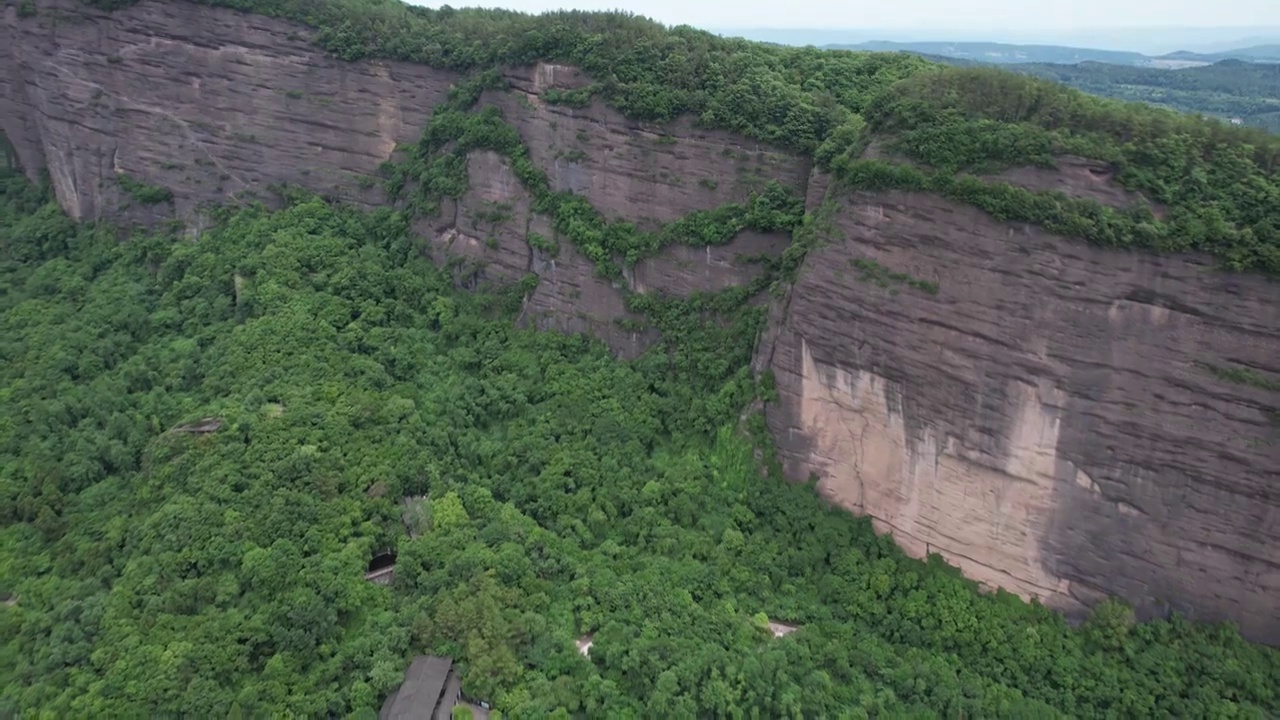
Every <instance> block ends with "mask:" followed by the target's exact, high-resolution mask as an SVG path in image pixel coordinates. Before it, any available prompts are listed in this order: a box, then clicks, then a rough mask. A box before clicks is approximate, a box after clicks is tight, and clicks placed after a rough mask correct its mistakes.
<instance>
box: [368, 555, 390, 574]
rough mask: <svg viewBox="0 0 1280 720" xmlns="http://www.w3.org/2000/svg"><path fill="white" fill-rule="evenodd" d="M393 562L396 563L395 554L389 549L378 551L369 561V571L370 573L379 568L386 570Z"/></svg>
mask: <svg viewBox="0 0 1280 720" xmlns="http://www.w3.org/2000/svg"><path fill="white" fill-rule="evenodd" d="M395 564H396V554H395V553H394V552H391V551H389V550H388V551H384V552H380V553H378V554H377V555H374V556H373V559H372V560H370V561H369V572H371V573H372V572H378V571H379V570H386V569H387V568H389V567H392V566H394V565H395Z"/></svg>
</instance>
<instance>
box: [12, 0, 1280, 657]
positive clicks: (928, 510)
mask: <svg viewBox="0 0 1280 720" xmlns="http://www.w3.org/2000/svg"><path fill="white" fill-rule="evenodd" d="M0 33H2V34H3V38H4V42H5V45H4V46H3V49H0V58H2V59H3V61H4V64H3V68H0V129H2V130H3V132H4V134H5V135H6V136H7V138H8V139H9V141H10V142H11V144H12V147H13V149H14V153H15V154H16V156H17V158H18V160H19V162H20V163H21V164H22V166H23V167H24V168H25V169H26V170H27V171H28V172H29V174H31V175H32V176H33V177H35V176H38V175H39V174H40V173H41V172H42V171H45V170H47V171H48V173H49V177H50V178H51V180H52V182H53V186H54V189H55V192H56V193H57V196H58V199H59V201H60V202H61V204H62V205H63V207H65V208H66V210H67V212H68V213H70V214H71V215H72V216H73V217H75V218H77V219H81V220H95V219H99V218H109V219H113V220H124V221H131V220H140V221H143V222H152V221H155V220H156V219H163V218H166V217H177V218H178V219H180V220H182V221H183V222H184V223H186V224H187V225H188V226H190V227H197V228H198V225H199V222H200V217H201V213H200V208H201V206H202V205H204V204H206V203H217V202H224V201H228V200H237V199H244V198H248V197H255V196H258V197H266V196H267V195H268V193H267V190H268V189H269V187H270V186H271V185H273V184H276V183H289V184H294V185H300V186H303V187H306V188H309V189H311V190H313V191H316V192H320V193H323V194H326V195H328V196H333V197H337V198H341V199H344V200H347V201H351V202H355V203H359V204H364V205H367V206H373V205H377V204H381V203H383V202H385V200H386V198H385V197H384V196H383V193H382V189H381V186H380V183H379V182H378V180H377V178H378V168H379V166H380V165H381V164H382V163H383V162H385V161H387V160H389V159H392V158H393V157H394V156H395V153H396V148H397V147H398V146H400V145H403V144H406V143H411V142H414V141H416V140H417V139H418V137H419V135H420V133H421V131H422V128H423V127H424V125H425V123H426V122H427V120H428V118H429V117H430V114H431V112H432V109H433V108H434V107H435V106H436V105H438V104H439V103H440V102H442V101H443V100H444V98H445V97H446V94H447V92H448V88H449V87H450V85H451V83H453V82H454V81H455V80H456V79H457V78H456V77H455V76H454V75H453V74H451V73H449V72H444V71H439V70H433V69H430V68H425V67H422V66H418V65H412V64H406V63H395V62H359V63H346V62H341V61H338V60H335V59H333V58H330V57H328V56H326V55H325V54H323V53H321V52H319V51H317V50H316V49H315V47H314V46H313V45H311V44H310V42H309V40H310V37H311V33H310V31H309V30H307V29H305V28H302V27H299V26H295V25H291V24H289V23H286V22H282V21H278V20H273V19H269V18H263V17H259V16H254V15H248V14H241V13H237V12H234V11H230V10H226V9H219V8H210V7H207V6H203V5H197V4H190V3H184V2H165V3H162V2H157V1H155V0H144V1H143V2H141V3H139V4H138V5H135V6H132V7H130V8H127V9H123V10H120V11H117V12H114V13H111V14H109V15H108V14H103V13H100V12H98V11H95V10H91V9H88V8H87V7H86V6H84V5H82V4H80V3H78V2H75V1H74V0H50V2H42V3H41V5H40V11H39V12H38V13H37V14H36V16H35V17H22V16H20V14H19V13H18V10H17V6H16V5H14V4H12V3H10V4H8V5H6V6H4V15H3V25H2V26H0ZM506 73H507V80H508V81H509V85H510V87H511V89H510V90H509V91H504V92H496V91H491V92H486V93H485V94H484V96H483V97H482V98H481V105H487V106H496V107H498V108H499V109H500V110H501V111H502V113H503V116H504V118H505V119H506V121H507V122H509V123H511V124H512V126H513V127H515V128H516V130H517V131H518V133H519V135H520V137H521V139H522V140H523V141H524V143H525V145H526V146H527V147H528V149H529V153H530V157H531V158H532V159H533V161H534V162H535V163H536V164H537V165H538V167H539V168H541V169H542V170H543V171H544V172H545V173H546V174H547V176H548V178H549V179H550V181H551V184H552V186H553V188H554V189H556V190H563V191H571V192H575V193H578V194H581V195H583V196H585V197H586V198H587V199H589V200H590V201H591V202H592V204H593V205H594V206H595V207H596V208H597V209H598V210H599V211H600V212H601V213H603V214H604V215H605V216H606V217H608V218H610V219H619V220H627V221H630V222H633V223H636V224H637V225H639V226H640V227H643V228H646V229H652V228H656V227H657V226H658V225H660V224H662V223H666V222H671V221H673V220H676V219H679V218H681V217H683V216H685V215H687V214H688V213H690V212H692V211H695V210H706V209H712V208H715V207H719V206H722V205H724V204H725V203H730V202H742V201H744V200H745V199H746V198H747V197H748V196H749V195H750V193H751V192H752V191H753V190H755V189H758V188H760V187H761V186H762V185H763V183H765V182H767V181H769V180H777V181H779V182H780V183H782V184H783V185H785V186H786V187H788V188H790V189H792V190H793V191H795V192H796V193H798V194H800V195H803V196H805V197H806V198H807V201H806V202H807V206H808V210H809V211H810V213H811V214H813V216H814V217H816V218H819V219H820V222H821V223H825V225H826V228H825V229H826V232H825V233H824V234H825V236H826V240H825V241H824V242H822V243H820V244H818V246H817V247H815V249H813V250H812V251H811V252H810V253H809V255H808V257H807V259H806V261H805V263H804V266H803V267H802V268H801V270H800V272H799V274H798V277H797V279H796V280H795V282H794V284H793V285H792V286H791V287H790V289H789V290H788V291H787V293H786V294H785V296H784V297H782V298H781V299H778V300H776V301H775V302H774V303H773V304H772V306H771V308H770V320H769V325H768V328H767V330H766V332H765V334H764V336H763V337H762V338H761V340H760V344H759V348H758V351H757V357H756V360H755V363H756V366H757V368H758V369H759V370H761V371H764V370H769V371H771V372H772V373H773V375H774V377H775V380H776V387H777V389H778V393H779V395H778V399H777V401H776V402H773V403H770V404H769V406H768V407H767V409H766V415H767V419H768V422H769V425H770V427H771V429H772V430H773V433H774V435H775V437H776V439H777V441H778V445H779V452H780V456H781V459H782V460H783V464H784V468H785V470H786V471H787V474H788V475H789V476H790V477H792V478H793V479H795V480H804V479H808V478H810V477H813V476H816V477H817V480H818V483H817V487H818V490H819V492H821V493H822V494H823V495H824V496H826V497H828V498H829V499H830V500H831V501H832V502H834V503H836V504H838V505H840V506H842V507H845V508H847V509H849V510H851V511H853V512H856V513H859V514H865V515H869V516H871V518H872V519H873V522H874V524H875V525H876V527H877V528H879V529H880V530H882V531H886V532H891V533H893V535H894V537H895V538H896V539H897V540H898V542H899V543H900V544H901V545H902V546H903V547H904V548H906V550H907V551H908V552H910V553H912V554H915V555H925V554H927V553H939V554H941V555H942V556H943V557H945V558H946V559H947V560H948V561H949V562H951V563H952V564H955V565H957V566H958V567H960V568H961V570H963V571H964V573H965V574H966V575H968V576H969V577H972V578H974V579H976V580H978V581H980V582H982V583H984V584H986V585H988V586H993V587H1002V588H1005V589H1007V590H1009V591H1011V592H1016V593H1018V594H1019V595H1021V596H1023V597H1028V598H1032V597H1034V598H1038V599H1040V600H1042V601H1043V602H1045V603H1047V604H1050V605H1053V606H1055V607H1059V608H1063V609H1065V610H1068V611H1076V610H1080V609H1082V608H1084V607H1086V606H1088V605H1089V604H1091V603H1093V602H1095V601H1096V600H1097V599H1098V598H1100V597H1102V596H1104V595H1118V596H1121V597H1123V598H1125V599H1126V600H1128V601H1130V602H1132V603H1134V604H1135V605H1136V606H1137V607H1138V608H1139V609H1141V610H1142V611H1143V612H1144V613H1146V614H1149V615H1150V614H1161V613H1165V612H1167V611H1170V610H1179V611H1182V612H1184V613H1186V614H1189V615H1191V616H1192V617H1195V618H1198V619H1205V620H1216V619H1229V620H1234V621H1236V622H1238V623H1239V624H1240V626H1241V628H1242V629H1243V631H1244V633H1245V634H1246V636H1248V637H1251V638H1253V639H1258V640H1264V641H1268V642H1272V643H1280V615H1278V614H1277V611H1276V608H1277V607H1278V606H1280V600H1278V598H1280V425H1278V424H1277V423H1278V422H1280V421H1278V418H1280V396H1278V395H1277V393H1276V392H1275V391H1274V390H1272V389H1268V387H1266V386H1258V385H1256V384H1255V385H1249V384H1240V383H1236V382H1231V381H1230V379H1229V377H1228V376H1227V375H1224V374H1223V373H1222V372H1221V371H1220V369H1221V368H1241V367H1243V368H1250V369H1252V370H1253V371H1255V372H1257V373H1259V376H1261V377H1280V318H1278V313H1277V312H1276V310H1275V308H1276V307H1277V305H1280V291H1278V290H1277V286H1276V285H1275V284H1274V283H1273V282H1270V281H1267V280H1265V279H1263V278H1260V277H1256V276H1251V275H1232V274H1225V273H1222V272H1220V271H1218V270H1216V269H1215V268H1214V267H1212V266H1211V265H1210V264H1209V262H1208V261H1204V260H1202V259H1199V258H1195V257H1186V256H1159V257H1157V256H1153V255H1149V254H1141V253H1124V252H1116V251H1106V250H1101V249H1097V248H1093V247H1090V246H1087V245H1085V244H1084V243H1082V242H1079V241H1077V240H1073V239H1067V238H1062V237H1057V236H1054V235H1051V234H1049V233H1046V232H1043V231H1041V230H1039V229H1037V228H1034V227H1029V226H1024V225H1017V224H1009V223H999V222H996V221H994V220H993V219H992V218H990V217H989V216H987V215H985V214H983V213H982V212H980V211H977V210H974V209H972V208H969V207H966V206H962V205H958V204H955V203H952V202H950V201H946V200H943V199H941V198H938V197H935V196H930V195H925V194H912V193H903V192H885V193H878V194H865V193H852V192H848V191H844V190H841V189H840V188H839V187H838V186H837V185H834V184H832V183H831V182H830V180H829V179H828V178H827V177H826V176H825V175H823V174H822V173H820V172H814V171H813V169H812V167H811V164H810V162H809V161H808V159H807V158H800V157H796V156H794V155H790V154H787V153H784V152H779V151H777V150H774V149H770V148H768V147H764V146H761V145H759V144H757V143H755V142H753V141H750V140H747V139H744V138H741V137H736V136H734V135H731V134H728V133H722V132H716V131H709V130H705V129H702V128H699V127H697V126H696V125H695V124H694V123H693V122H692V121H690V120H688V119H685V120H681V121H678V122H676V123H672V124H670V125H665V126H654V125H647V124H644V123H637V122H634V121H631V120H628V119H626V118H624V117H622V116H621V115H620V114H618V113H616V112H615V111H613V110H611V109H609V108H608V107H606V106H604V105H603V104H602V103H596V104H593V105H591V106H589V107H585V108H572V107H566V106H559V105H551V104H548V103H545V102H544V101H543V100H542V93H543V92H544V91H545V90H546V89H548V88H552V87H555V88H562V89H568V88H574V87H582V86H584V85H585V84H587V83H588V82H589V79H587V78H585V77H583V76H582V75H581V74H580V73H578V72H577V71H576V70H575V69H573V68H569V67H564V66H557V65H551V64H542V65H538V66H536V67H530V68H511V69H508V70H507V71H506ZM875 147H876V146H874V145H873V146H872V150H871V152H875ZM1060 165H1061V167H1060V168H1059V170H1058V171H1057V172H1053V171H1046V170H1044V169H1027V168H1015V169H1011V170H1008V171H1005V172H1004V173H1002V174H1000V175H999V176H998V178H997V179H1002V180H1005V181H1008V182H1012V183H1016V184H1020V185H1024V186H1027V187H1031V188H1033V189H1056V190H1060V191H1062V192H1066V193H1067V194H1069V195H1074V196H1077V197H1084V198H1091V199H1097V200H1099V201H1102V202H1107V203H1110V204H1115V205H1120V204H1129V203H1132V202H1136V201H1140V198H1136V197H1135V196H1133V195H1132V194H1131V193H1127V192H1125V191H1123V190H1122V189H1120V188H1118V187H1117V186H1116V185H1115V184H1114V183H1113V182H1112V181H1111V178H1110V176H1109V170H1108V168H1106V167H1105V166H1101V165H1099V164H1097V163H1092V162H1090V161H1086V160H1082V159H1079V158H1064V159H1062V161H1061V163H1060ZM468 175H469V177H470V188H469V190H468V191H467V192H466V193H465V194H464V195H462V196H461V197H459V198H457V199H456V200H453V201H450V202H447V203H445V206H444V208H443V209H442V211H441V213H440V215H439V216H438V217H430V218H423V219H421V220H420V221H419V222H418V225H417V226H416V228H417V230H418V232H419V233H420V234H421V235H422V236H423V243H424V248H425V250H426V251H427V252H429V253H431V254H432V255H433V256H435V257H436V258H437V259H438V260H440V261H442V262H450V263H454V264H455V266H456V268H457V273H458V278H459V281H460V282H462V283H473V282H484V281H514V280H519V279H520V278H523V277H525V276H527V275H529V274H534V275H537V276H538V280H539V282H538V284H537V286H536V289H534V290H532V291H531V292H530V294H529V296H528V297H527V298H526V303H525V311H524V313H523V314H522V316H521V319H522V321H523V322H527V323H529V324H532V325H535V326H538V327H542V328H549V329H558V330H562V331H568V332H589V333H592V334H595V335H597V336H599V337H601V338H603V339H604V340H606V341H607V342H608V343H609V344H610V345H611V346H612V347H613V348H614V349H615V350H616V351H617V352H618V353H619V354H620V355H622V356H625V357H631V356H634V355H636V354H638V353H640V352H641V351H643V350H644V349H645V348H647V347H648V346H650V345H651V344H652V343H653V342H654V340H655V339H656V337H657V335H656V331H655V330H652V329H645V328H643V327H642V326H641V325H640V323H639V320H640V318H637V317H633V316H631V315H630V314H629V313H628V312H627V309H626V307H625V304H624V302H623V291H624V290H629V291H633V292H650V293H664V294H672V295H679V296H686V295H688V294H690V293H693V292H697V291H713V290H719V289H724V288H727V287H732V286H734V285H740V284H743V283H747V282H750V280H751V279H753V278H754V277H756V276H757V273H759V272H760V267H759V266H758V265H757V264H753V263H752V262H750V261H749V260H748V258H749V257H751V256H760V255H765V256H776V255H778V254H779V253H781V252H782V250H783V249H785V248H786V246H787V245H788V243H789V242H790V239H789V238H788V237H786V236H785V235H783V234H776V233H775V234H762V233H752V232H743V233H741V234H739V236H737V237H736V238H734V239H733V241H732V242H730V243H729V244H727V245H722V246H714V247H677V248H667V249H666V250H664V251H663V252H662V253H661V254H660V255H658V256H656V257H651V258H646V259H643V260H641V261H640V262H639V263H637V264H636V265H635V266H634V267H631V268H628V270H627V272H626V273H625V274H624V276H623V278H622V279H620V280H618V281H609V280H605V279H602V277H601V276H600V275H599V274H598V273H597V272H596V268H595V265H594V263H593V262H592V261H591V260H590V259H588V258H587V257H585V256H584V255H583V254H581V253H580V252H578V251H577V250H576V249H575V248H574V246H573V245H572V244H571V243H569V242H567V241H564V240H562V239H560V238H557V237H556V233H555V231H554V227H553V225H552V222H551V219H550V218H547V217H545V216H542V215H540V214H538V213H537V212H535V210H534V203H533V202H532V198H531V197H530V195H529V193H528V192H527V191H526V190H525V189H524V188H523V187H522V186H521V184H520V182H519V180H518V179H517V178H516V176H515V174H514V173H513V172H512V170H511V168H510V166H509V165H508V163H507V161H506V159H505V158H503V157H500V156H498V155H497V154H494V153H490V152H475V153H472V154H471V155H470V156H469V157H468ZM130 181H132V182H133V183H144V184H147V185H154V186H159V187H163V188H167V189H168V190H170V191H171V192H172V200H171V201H163V202H159V203H153V204H149V205H148V204H145V203H142V202H140V201H139V200H138V198H137V197H136V196H135V195H134V194H131V193H130V192H129V190H128V186H129V184H130ZM1156 211H1157V213H1159V212H1160V210H1159V209H1158V208H1157V209H1156ZM535 236H536V240H538V241H535ZM1215 369H1218V370H1215ZM1224 378H1226V379H1224ZM1236 379H1239V378H1238V376H1236Z"/></svg>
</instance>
